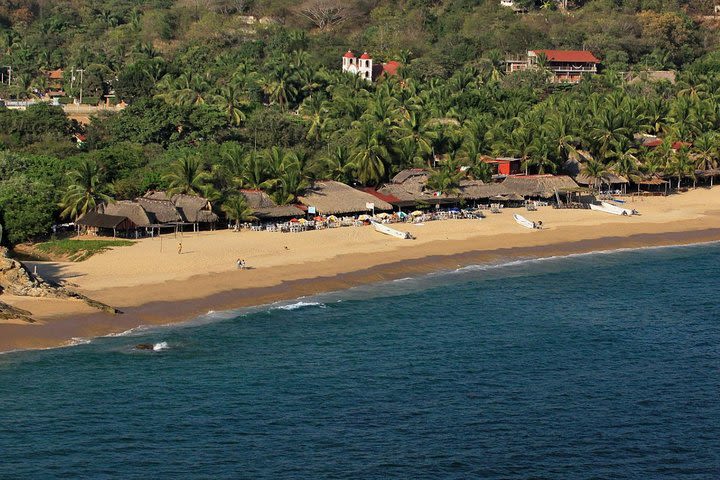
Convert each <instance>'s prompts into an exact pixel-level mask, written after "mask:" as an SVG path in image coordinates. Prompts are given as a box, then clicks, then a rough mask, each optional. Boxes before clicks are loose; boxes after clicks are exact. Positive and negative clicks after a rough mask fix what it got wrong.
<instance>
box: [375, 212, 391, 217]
mask: <svg viewBox="0 0 720 480" xmlns="http://www.w3.org/2000/svg"><path fill="white" fill-rule="evenodd" d="M375 216H376V217H378V218H390V214H389V213H385V212H383V213H378V214H377V215H375Z"/></svg>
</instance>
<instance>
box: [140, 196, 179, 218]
mask: <svg viewBox="0 0 720 480" xmlns="http://www.w3.org/2000/svg"><path fill="white" fill-rule="evenodd" d="M136 201H137V203H138V204H140V206H141V207H142V208H143V210H145V211H146V212H147V214H148V217H152V218H151V219H154V220H155V221H154V222H153V223H174V222H182V221H183V218H182V216H180V212H179V211H178V209H177V208H176V207H175V205H174V204H173V202H171V201H170V200H154V199H151V198H146V197H140V198H138V199H136Z"/></svg>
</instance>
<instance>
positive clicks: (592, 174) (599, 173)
mask: <svg viewBox="0 0 720 480" xmlns="http://www.w3.org/2000/svg"><path fill="white" fill-rule="evenodd" d="M581 172H582V173H583V175H585V176H586V177H587V178H589V179H590V180H592V181H593V187H594V188H595V190H597V191H598V192H599V191H600V185H601V184H602V182H603V179H604V177H605V176H606V175H607V174H608V169H607V166H606V165H605V164H604V163H603V162H601V161H600V160H595V159H594V158H589V159H588V160H587V161H586V162H585V163H584V164H583V166H582V168H581Z"/></svg>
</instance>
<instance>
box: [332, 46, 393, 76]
mask: <svg viewBox="0 0 720 480" xmlns="http://www.w3.org/2000/svg"><path fill="white" fill-rule="evenodd" d="M400 67H402V63H400V62H396V61H395V60H391V61H389V62H387V63H375V62H374V61H373V57H372V55H370V54H369V53H368V52H363V53H362V55H360V56H357V55H356V54H355V53H354V52H353V51H352V50H348V51H347V52H346V53H345V54H344V55H343V57H342V70H343V72H349V73H353V74H355V75H358V76H360V77H362V78H364V79H365V80H367V81H368V82H371V81H374V80H377V79H378V78H380V77H382V76H392V75H397V74H398V70H399V69H400Z"/></svg>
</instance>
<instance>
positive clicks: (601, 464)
mask: <svg viewBox="0 0 720 480" xmlns="http://www.w3.org/2000/svg"><path fill="white" fill-rule="evenodd" d="M719 269H720V245H718V244H709V245H699V246H690V247H676V248H661V249H646V250H636V251H623V252H616V253H609V254H593V255H580V256H571V257H565V258H554V259H548V260H539V261H515V262H510V263H508V264H506V265H496V266H490V267H477V266H476V267H468V268H464V269H460V270H458V271H456V272H444V273H439V274H434V275H429V276H425V277H422V278H417V279H403V280H401V281H396V282H391V283H387V284H383V285H373V286H367V287H362V288H357V289H353V290H351V291H347V292H338V293H333V294H327V295H321V296H318V297H314V298H305V299H300V300H298V301H295V302H287V303H285V304H278V305H272V306H269V307H261V308H255V309H250V310H245V311H239V312H220V313H210V314H208V315H207V316H206V317H203V318H201V319H198V320H197V321H195V322H191V323H189V324H187V325H183V326H176V327H170V328H156V329H151V330H142V329H141V330H140V331H137V332H134V333H131V334H129V335H126V336H120V337H114V338H102V339H96V340H93V341H92V342H91V343H88V344H85V345H78V346H74V347H70V348H62V349H55V350H47V351H39V352H17V353H11V354H6V355H0V478H1V479H55V478H58V479H60V478H62V479H66V478H91V479H111V478H112V479H115V478H122V479H140V478H143V479H145V478H163V479H164V478H167V479H175V478H187V479H226V478H227V479H235V478H252V479H255V478H270V479H296V478H301V479H306V478H307V479H324V478H353V479H356V478H358V479H365V478H403V479H404V478H408V479H414V478H428V479H435V478H458V479H465V478H482V479H531V478H532V479H605V478H607V479H623V478H628V479H630V478H632V479H640V478H641V479H655V478H666V479H715V478H720V298H719V297H718V295H719V292H720V277H719V276H718V270H719ZM144 342H148V343H153V344H154V345H156V349H155V350H154V351H134V350H133V346H134V345H135V344H138V343H144Z"/></svg>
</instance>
